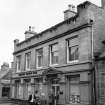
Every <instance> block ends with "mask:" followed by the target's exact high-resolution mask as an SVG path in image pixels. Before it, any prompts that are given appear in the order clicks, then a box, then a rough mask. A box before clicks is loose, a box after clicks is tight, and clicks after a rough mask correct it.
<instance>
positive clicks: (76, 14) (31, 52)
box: [11, 0, 105, 105]
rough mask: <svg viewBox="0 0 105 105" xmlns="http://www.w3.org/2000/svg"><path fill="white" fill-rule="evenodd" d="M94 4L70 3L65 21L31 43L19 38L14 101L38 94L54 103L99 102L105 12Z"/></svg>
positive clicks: (28, 37)
mask: <svg viewBox="0 0 105 105" xmlns="http://www.w3.org/2000/svg"><path fill="white" fill-rule="evenodd" d="M104 4H105V3H104V0H102V7H99V6H97V5H95V4H93V3H91V2H89V1H86V2H83V3H81V4H79V5H78V6H77V10H75V6H73V5H69V6H68V9H67V10H65V11H64V21H62V22H60V23H58V24H56V25H54V26H52V27H50V28H48V29H46V30H44V31H42V32H40V33H37V32H35V31H34V30H33V29H32V27H31V26H30V27H29V30H27V31H25V40H24V41H21V42H19V40H18V39H16V40H14V52H13V56H14V61H13V62H14V66H13V69H14V72H13V74H12V80H11V88H12V89H11V90H12V94H11V95H12V96H11V97H12V98H16V99H24V100H27V99H28V95H29V93H30V91H31V92H35V91H36V90H37V91H38V92H39V94H40V95H44V96H45V99H46V100H49V98H50V96H52V95H53V96H54V98H53V99H54V105H58V104H60V105H74V104H76V105H93V103H95V86H94V84H95V80H94V64H93V62H94V57H96V56H97V55H98V54H100V52H101V51H102V49H103V46H104V44H103V43H102V41H103V40H104V39H105V9H104Z"/></svg>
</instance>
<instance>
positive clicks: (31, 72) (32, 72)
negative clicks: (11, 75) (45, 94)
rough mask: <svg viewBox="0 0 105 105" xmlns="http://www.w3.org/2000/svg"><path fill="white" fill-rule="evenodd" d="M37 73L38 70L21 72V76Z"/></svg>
mask: <svg viewBox="0 0 105 105" xmlns="http://www.w3.org/2000/svg"><path fill="white" fill-rule="evenodd" d="M35 74H37V71H28V72H22V73H19V76H28V75H35Z"/></svg>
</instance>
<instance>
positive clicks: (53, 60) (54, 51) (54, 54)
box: [50, 43, 58, 65]
mask: <svg viewBox="0 0 105 105" xmlns="http://www.w3.org/2000/svg"><path fill="white" fill-rule="evenodd" d="M50 64H51V65H55V64H58V43H56V44H53V45H50Z"/></svg>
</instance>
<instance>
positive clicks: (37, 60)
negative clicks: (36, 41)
mask: <svg viewBox="0 0 105 105" xmlns="http://www.w3.org/2000/svg"><path fill="white" fill-rule="evenodd" d="M39 50H42V55H41V54H39ZM39 57H41V66H39V64H38V62H39V59H38V58H39ZM42 66H43V48H39V49H36V67H37V68H42Z"/></svg>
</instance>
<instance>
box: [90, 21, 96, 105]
mask: <svg viewBox="0 0 105 105" xmlns="http://www.w3.org/2000/svg"><path fill="white" fill-rule="evenodd" d="M90 21H91V50H92V51H91V54H92V55H91V56H92V75H93V76H92V84H93V85H92V93H93V97H94V104H93V103H92V104H93V105H96V71H95V57H94V42H93V39H94V36H93V20H90Z"/></svg>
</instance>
